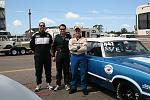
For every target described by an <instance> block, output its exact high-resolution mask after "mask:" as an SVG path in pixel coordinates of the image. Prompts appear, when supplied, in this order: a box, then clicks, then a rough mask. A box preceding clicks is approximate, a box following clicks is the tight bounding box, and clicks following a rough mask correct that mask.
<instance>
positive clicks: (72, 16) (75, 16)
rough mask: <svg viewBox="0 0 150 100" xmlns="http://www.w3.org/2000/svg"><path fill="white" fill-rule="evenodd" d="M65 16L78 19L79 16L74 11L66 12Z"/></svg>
mask: <svg viewBox="0 0 150 100" xmlns="http://www.w3.org/2000/svg"><path fill="white" fill-rule="evenodd" d="M65 17H66V18H67V19H79V18H80V15H78V14H76V13H73V12H67V13H66V14H65Z"/></svg>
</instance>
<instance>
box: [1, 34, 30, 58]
mask: <svg viewBox="0 0 150 100" xmlns="http://www.w3.org/2000/svg"><path fill="white" fill-rule="evenodd" d="M30 50H31V49H30V48H29V41H26V42H21V41H20V42H16V41H13V40H9V39H8V38H7V36H1V37H0V53H4V54H5V55H9V54H10V55H14V56H15V55H18V54H20V55H24V54H27V53H29V52H30Z"/></svg>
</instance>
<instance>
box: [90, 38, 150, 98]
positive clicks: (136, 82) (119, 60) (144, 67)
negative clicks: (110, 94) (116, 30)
mask: <svg viewBox="0 0 150 100" xmlns="http://www.w3.org/2000/svg"><path fill="white" fill-rule="evenodd" d="M87 41H88V52H87V59H88V76H89V77H88V78H90V80H91V81H92V82H94V83H96V84H98V85H100V86H103V87H105V88H107V89H110V90H113V91H116V95H117V99H118V100H145V99H148V100H150V52H149V50H148V49H146V48H145V47H144V46H143V45H142V44H141V42H140V41H139V40H137V39H135V38H120V37H102V38H88V39H87Z"/></svg>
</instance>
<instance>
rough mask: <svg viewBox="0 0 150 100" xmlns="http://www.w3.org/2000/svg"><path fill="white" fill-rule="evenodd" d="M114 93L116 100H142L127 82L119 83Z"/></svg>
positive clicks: (134, 88)
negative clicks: (115, 93)
mask: <svg viewBox="0 0 150 100" xmlns="http://www.w3.org/2000/svg"><path fill="white" fill-rule="evenodd" d="M116 92H117V99H118V100H143V99H142V96H141V94H140V92H139V90H138V89H137V88H136V87H135V86H134V85H133V84H131V83H129V82H120V83H119V84H118V85H117V90H116Z"/></svg>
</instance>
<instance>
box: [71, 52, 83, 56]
mask: <svg viewBox="0 0 150 100" xmlns="http://www.w3.org/2000/svg"><path fill="white" fill-rule="evenodd" d="M72 55H73V56H84V55H85V53H81V54H73V53H72Z"/></svg>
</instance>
